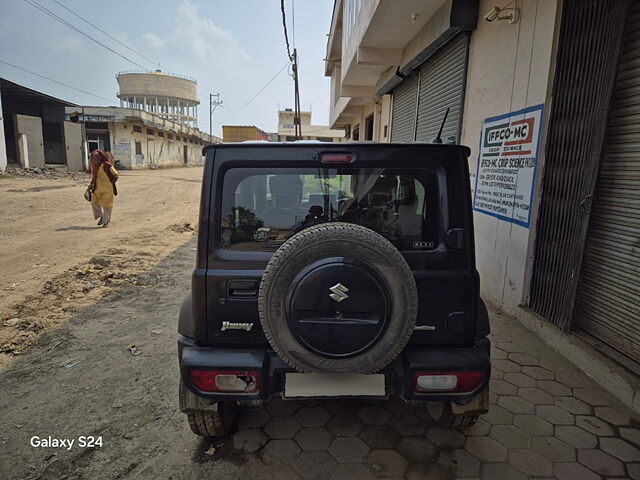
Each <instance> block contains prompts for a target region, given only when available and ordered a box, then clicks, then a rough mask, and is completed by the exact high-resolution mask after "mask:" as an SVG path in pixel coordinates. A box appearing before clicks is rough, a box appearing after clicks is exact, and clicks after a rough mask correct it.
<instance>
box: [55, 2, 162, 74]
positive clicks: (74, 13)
mask: <svg viewBox="0 0 640 480" xmlns="http://www.w3.org/2000/svg"><path fill="white" fill-rule="evenodd" d="M52 1H53V2H55V3H57V4H58V5H60V6H61V7H62V8H64V9H65V10H66V11H68V12H69V13H71V14H72V15H75V16H76V17H78V18H79V19H80V20H82V21H83V22H85V23H87V24H88V25H91V26H92V27H93V28H95V29H96V30H98V31H100V32H102V33H103V34H105V35H106V36H107V37H109V38H110V39H111V40H113V41H114V42H117V43H119V44H120V45H122V46H123V47H124V48H126V49H128V50H130V51H131V52H133V53H135V54H136V55H139V56H140V57H142V58H144V59H145V60H146V61H148V62H149V63H152V64H153V65H154V66H157V65H159V64H160V63H159V62H154V61H153V60H151V59H150V58H149V57H147V56H145V55H143V54H142V53H140V52H139V51H137V50H135V49H134V48H131V47H130V46H129V45H127V44H126V43H123V42H121V41H120V40H118V39H117V38H116V37H114V36H113V35H111V34H110V33H108V32H105V31H104V30H103V29H101V28H100V27H98V26H97V25H95V24H93V23H91V22H90V21H89V20H87V19H86V18H84V17H82V16H80V15H79V14H77V13H76V12H74V11H73V10H72V9H70V8H69V7H67V6H66V5H65V4H63V3H61V2H59V1H58V0H52Z"/></svg>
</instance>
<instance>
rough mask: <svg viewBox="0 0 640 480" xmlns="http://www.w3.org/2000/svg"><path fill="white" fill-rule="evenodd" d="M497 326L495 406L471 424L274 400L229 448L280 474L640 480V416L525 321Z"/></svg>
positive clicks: (416, 412) (243, 418) (416, 409)
mask: <svg viewBox="0 0 640 480" xmlns="http://www.w3.org/2000/svg"><path fill="white" fill-rule="evenodd" d="M492 330H493V333H492V356H493V357H492V358H493V359H494V362H493V372H492V380H491V383H490V404H491V405H490V411H489V414H488V415H485V416H483V417H482V418H481V419H480V420H479V421H478V423H477V424H476V425H474V426H473V427H471V428H469V429H467V430H465V431H464V432H459V431H456V430H445V429H442V428H440V427H437V426H435V425H433V423H432V422H431V420H430V417H429V415H428V414H427V412H426V409H425V408H423V407H420V406H414V405H407V404H405V403H404V402H401V401H399V399H396V398H394V399H390V400H385V401H366V402H365V401H363V402H358V401H353V400H331V401H317V400H313V401H295V402H291V401H284V400H282V399H274V400H272V401H271V402H270V403H269V404H268V405H266V406H263V407H259V408H255V409H243V410H242V411H241V413H240V417H239V421H238V425H239V430H238V432H237V433H235V434H234V435H233V436H231V437H230V439H229V440H228V441H227V446H226V448H228V449H231V451H237V452H238V454H241V455H245V456H253V457H255V458H256V459H257V461H262V462H264V468H265V474H266V473H269V472H275V477H274V478H300V479H305V480H306V479H318V480H321V479H346V480H360V479H362V480H371V479H376V478H405V479H408V480H411V479H425V478H434V479H454V478H483V479H491V480H496V479H499V480H503V479H505V480H508V479H518V480H520V479H523V480H524V479H527V478H531V479H533V478H557V479H560V480H572V479H577V480H591V479H599V478H631V479H640V418H639V417H638V416H637V415H635V414H634V413H633V412H632V411H631V410H629V409H628V408H626V407H625V406H623V405H622V404H621V403H620V402H618V401H617V400H616V399H615V398H614V397H612V396H611V395H610V394H609V393H608V392H606V391H605V390H604V389H603V388H601V387H600V386H598V385H597V384H595V383H594V382H593V380H591V379H590V378H589V377H587V376H586V375H585V374H584V373H583V372H581V371H580V370H579V369H578V368H577V367H575V366H573V365H572V364H571V363H569V362H568V361H567V360H566V359H564V358H563V357H562V356H561V355H559V354H558V353H556V352H555V351H553V350H551V349H550V348H548V347H547V346H546V345H545V344H544V343H543V342H542V341H541V340H539V339H538V338H537V337H536V336H535V335H534V334H532V333H531V332H529V331H527V330H525V329H524V328H523V327H521V326H520V325H519V324H517V322H514V321H512V320H510V319H508V318H507V317H506V316H504V315H497V314H494V315H493V323H492Z"/></svg>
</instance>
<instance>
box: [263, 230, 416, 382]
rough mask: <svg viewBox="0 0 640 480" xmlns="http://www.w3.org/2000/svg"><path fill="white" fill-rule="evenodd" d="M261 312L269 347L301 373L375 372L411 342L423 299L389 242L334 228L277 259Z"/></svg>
mask: <svg viewBox="0 0 640 480" xmlns="http://www.w3.org/2000/svg"><path fill="white" fill-rule="evenodd" d="M258 308H259V312H260V322H261V324H262V328H263V330H264V332H265V335H266V337H267V339H268V340H269V343H270V344H271V346H272V347H273V349H274V350H275V352H276V353H277V354H278V355H279V356H280V358H282V359H283V360H284V361H285V362H287V363H288V364H289V365H291V366H292V367H294V368H295V369H296V370H298V371H301V372H324V373H372V372H376V371H378V370H380V369H381V368H383V367H385V366H386V365H388V364H389V363H390V362H392V361H393V360H394V359H395V358H396V357H397V356H398V355H399V354H400V352H401V351H402V349H403V348H404V347H405V345H406V344H407V342H408V341H409V337H410V336H411V334H412V332H413V329H414V326H415V322H416V315H417V310H418V296H417V291H416V283H415V280H414V278H413V274H412V273H411V270H410V268H409V266H408V265H407V262H406V261H405V259H404V257H403V256H402V255H401V254H400V252H399V251H398V250H397V249H396V248H395V247H394V246H393V245H392V244H391V243H390V242H389V241H388V240H387V239H386V238H384V237H383V236H381V235H379V234H378V233H376V232H374V231H373V230H370V229H368V228H365V227H362V226H360V225H355V224H350V223H338V222H335V223H324V224H322V225H316V226H313V227H309V228H307V229H305V230H303V231H301V232H299V233H297V234H296V235H294V236H293V237H291V238H290V239H289V240H288V241H287V242H286V243H284V244H283V245H282V246H281V247H280V248H279V249H278V250H277V251H276V252H275V253H274V255H273V257H272V258H271V260H270V261H269V263H268V264H267V267H266V269H265V273H264V275H263V277H262V282H261V284H260V294H259V297H258Z"/></svg>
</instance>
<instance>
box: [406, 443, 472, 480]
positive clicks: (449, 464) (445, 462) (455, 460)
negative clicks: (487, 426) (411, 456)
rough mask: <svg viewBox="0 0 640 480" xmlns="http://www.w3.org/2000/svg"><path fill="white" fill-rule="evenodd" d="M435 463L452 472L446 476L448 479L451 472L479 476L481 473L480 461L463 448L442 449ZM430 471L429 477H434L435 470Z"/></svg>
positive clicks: (459, 475) (460, 475)
mask: <svg viewBox="0 0 640 480" xmlns="http://www.w3.org/2000/svg"><path fill="white" fill-rule="evenodd" d="M410 463H411V462H410ZM435 463H437V464H438V465H440V466H441V467H442V468H443V470H444V471H445V472H449V473H450V474H449V475H446V476H445V477H444V478H446V479H450V478H451V474H454V475H455V476H456V477H477V476H478V475H479V474H480V461H479V460H478V459H477V458H476V457H474V456H473V455H471V454H470V453H469V452H467V451H466V450H463V449H461V448H458V449H455V450H449V449H442V450H440V452H439V453H438V459H437V460H436V462H435ZM431 464H433V462H431ZM430 473H431V475H429V476H427V478H432V475H433V473H434V472H433V471H431V472H430ZM417 478H419V477H417ZM423 478H424V477H423Z"/></svg>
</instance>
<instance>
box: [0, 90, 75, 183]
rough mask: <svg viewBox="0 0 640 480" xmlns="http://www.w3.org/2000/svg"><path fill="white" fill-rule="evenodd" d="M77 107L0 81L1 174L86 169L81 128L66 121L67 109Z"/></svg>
mask: <svg viewBox="0 0 640 480" xmlns="http://www.w3.org/2000/svg"><path fill="white" fill-rule="evenodd" d="M73 105H75V104H74V103H72V102H68V101H66V100H60V99H59V98H54V97H52V96H50V95H47V94H44V93H42V92H38V91H36V90H32V89H30V88H27V87H24V86H22V85H19V84H17V83H14V82H10V81H9V80H6V79H4V78H0V119H1V120H2V122H1V125H2V128H0V171H4V170H5V169H6V168H7V164H15V165H16V166H21V167H22V168H35V167H44V166H45V164H49V165H65V164H66V165H68V166H69V167H70V168H71V169H75V170H79V169H81V168H82V149H81V147H82V145H81V138H82V137H81V133H80V126H79V125H76V124H73V123H71V122H65V117H64V109H65V106H73Z"/></svg>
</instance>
